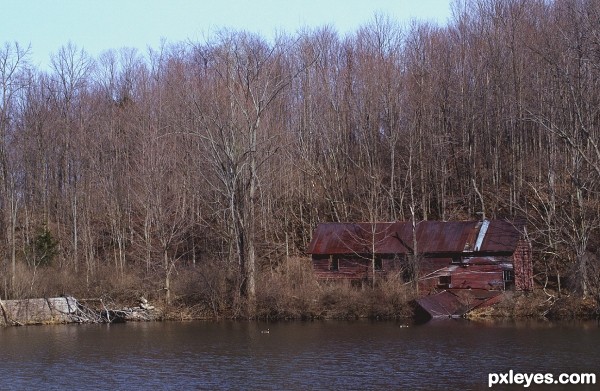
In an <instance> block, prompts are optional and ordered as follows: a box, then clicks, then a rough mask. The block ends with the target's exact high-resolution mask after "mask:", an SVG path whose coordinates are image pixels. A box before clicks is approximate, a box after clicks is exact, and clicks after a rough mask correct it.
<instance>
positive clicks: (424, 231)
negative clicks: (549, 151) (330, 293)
mask: <svg viewBox="0 0 600 391" xmlns="http://www.w3.org/2000/svg"><path fill="white" fill-rule="evenodd" d="M480 227H481V223H480V222H478V221H454V222H442V221H421V222H419V223H418V224H416V227H415V230H414V233H415V235H414V236H415V237H416V242H417V253H421V254H436V253H463V252H469V251H472V250H473V248H474V244H475V241H476V240H477V237H478V235H479V234H480V232H479V231H480ZM522 227H523V224H521V229H519V228H517V225H515V224H514V223H511V222H506V221H501V220H491V221H490V224H489V226H488V228H487V231H486V232H485V236H484V237H483V242H482V245H481V249H480V250H479V252H482V253H490V252H495V253H499V252H508V253H511V252H512V251H514V249H515V247H516V243H517V241H518V240H519V238H520V237H521V230H522ZM413 247H414V240H413V226H412V223H411V222H393V223H386V222H377V223H321V224H319V225H318V226H317V229H316V230H315V234H314V236H313V239H312V241H311V243H310V245H309V248H308V253H310V254H365V253H371V252H373V250H374V252H375V253H377V254H410V253H412V252H413Z"/></svg>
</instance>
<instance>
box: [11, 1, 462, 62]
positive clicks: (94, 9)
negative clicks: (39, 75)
mask: <svg viewBox="0 0 600 391" xmlns="http://www.w3.org/2000/svg"><path fill="white" fill-rule="evenodd" d="M451 1H452V0H293V1H283V0H279V1H278V0H246V1H243V0H217V1H201V0H196V1H193V0H160V1H158V0H95V1H92V0H0V44H4V43H5V42H15V41H16V42H18V43H19V44H21V45H24V46H26V45H29V44H31V50H32V53H31V57H30V58H31V60H32V62H33V63H34V65H36V66H38V67H41V68H45V67H47V65H48V64H49V62H50V61H49V60H50V55H51V54H52V53H56V52H57V51H58V49H59V48H60V47H61V46H63V45H66V44H67V43H68V42H69V41H71V42H73V43H74V44H75V45H76V46H77V47H78V48H84V49H85V50H86V51H87V52H88V53H89V54H91V55H92V56H94V57H96V56H97V55H98V54H100V53H101V52H103V51H105V50H107V49H119V48H122V47H135V48H138V49H140V50H141V51H142V52H145V51H146V49H147V48H148V47H152V48H158V47H159V45H160V42H161V39H163V38H164V39H165V40H166V41H167V42H171V43H172V42H181V41H185V40H188V39H191V40H193V41H202V40H204V39H205V38H206V37H207V36H209V35H210V33H211V32H215V31H217V30H219V29H221V28H232V29H235V30H246V31H251V32H256V33H259V34H261V35H262V36H264V37H265V38H270V37H272V36H273V35H274V34H275V33H276V32H277V31H285V32H287V33H290V34H293V33H295V32H297V31H298V30H299V29H301V28H303V27H309V28H314V27H319V26H323V25H326V24H327V25H331V26H333V27H334V28H335V29H336V30H337V31H338V32H339V33H340V35H344V34H347V33H349V32H352V31H355V30H356V29H357V28H358V27H359V26H361V25H363V24H365V23H368V22H369V21H371V20H372V19H373V17H374V15H375V14H376V13H382V14H386V15H389V16H390V17H392V18H394V19H395V20H398V21H399V22H400V23H408V22H409V21H411V20H413V19H416V20H422V21H431V22H434V23H437V24H440V25H443V24H445V23H446V22H447V20H448V18H449V17H450V15H451V10H450V3H451Z"/></svg>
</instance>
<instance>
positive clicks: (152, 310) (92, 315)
mask: <svg viewBox="0 0 600 391" xmlns="http://www.w3.org/2000/svg"><path fill="white" fill-rule="evenodd" d="M86 301H88V300H86V299H82V300H79V301H78V300H77V299H75V298H73V297H59V298H38V299H22V300H2V301H0V312H1V313H0V327H1V326H4V327H9V326H30V325H56V324H92V323H126V322H152V321H194V320H201V321H223V320H231V321H263V322H279V321H325V320H340V321H343V320H345V321H354V320H368V321H403V322H409V323H412V324H419V323H425V322H427V321H429V320H430V319H423V318H419V317H418V316H417V311H416V305H415V303H414V300H411V301H408V302H405V303H403V304H404V305H403V306H402V307H403V310H402V311H400V312H398V313H395V314H390V313H389V312H382V313H377V312H373V311H356V309H354V310H352V311H342V310H341V309H337V310H336V311H331V309H330V308H329V309H328V308H321V310H320V311H307V312H305V313H297V312H295V311H293V309H291V308H290V309H287V310H285V311H282V309H281V308H280V309H279V311H277V313H275V312H273V311H265V308H257V309H256V310H255V311H256V312H255V313H254V314H253V316H247V315H246V316H242V314H240V313H235V312H231V313H228V312H223V313H222V314H220V315H219V316H214V315H212V316H211V315H209V314H207V313H203V312H201V311H198V310H197V309H195V308H194V306H182V305H171V306H168V307H166V306H163V305H161V304H157V306H156V307H154V306H148V305H147V304H146V305H145V306H147V307H149V308H142V307H140V306H137V307H129V306H125V305H123V306H119V305H116V306H115V305H112V306H111V307H110V308H108V307H106V306H105V305H104V303H101V306H96V307H95V308H91V307H88V306H85V305H83V304H81V303H82V302H86ZM446 318H448V319H450V318H451V317H440V318H435V319H436V320H437V319H446ZM460 318H461V319H466V320H470V321H509V320H510V321H512V320H514V321H520V320H540V321H549V322H561V321H590V320H598V319H600V316H599V312H598V309H597V308H596V307H595V303H594V302H593V300H590V299H582V298H578V297H573V296H565V297H561V298H556V299H552V297H550V299H548V296H546V295H545V294H544V293H543V292H541V291H536V292H533V293H530V294H516V293H515V292H506V293H505V294H504V297H503V298H502V300H501V301H500V302H499V303H497V304H495V305H493V306H490V307H485V308H478V309H474V310H472V311H470V312H468V313H467V314H466V315H465V316H463V317H460Z"/></svg>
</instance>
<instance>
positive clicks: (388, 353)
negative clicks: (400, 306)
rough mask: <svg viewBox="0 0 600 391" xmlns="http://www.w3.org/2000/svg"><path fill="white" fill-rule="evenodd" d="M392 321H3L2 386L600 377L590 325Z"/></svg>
mask: <svg viewBox="0 0 600 391" xmlns="http://www.w3.org/2000/svg"><path fill="white" fill-rule="evenodd" d="M401 326H402V324H401V323H395V322H337V321H323V322H289V323H288V322H281V323H270V324H268V323H257V322H188V323H178V322H162V323H160V322H159V323H127V324H118V325H61V326H30V327H10V328H0V389H8V390H12V389H14V390H28V389H50V390H63V389H73V390H79V389H111V390H124V389H127V390H138V389H158V390H161V389H164V390H189V389H192V390H193V389H209V390H213V389H223V390H237V389H240V390H270V389H273V390H323V389H331V390H347V389H351V390H363V389H397V390H414V389H423V390H438V389H439V390H446V389H450V390H453V389H467V390H471V389H473V390H479V389H488V388H487V375H488V373H490V372H507V371H508V370H510V369H513V370H515V371H519V372H543V373H554V374H556V375H558V374H560V373H563V372H565V373H571V372H578V373H581V372H595V373H596V374H597V375H600V351H599V347H600V327H598V324H597V323H595V322H592V323H573V324H552V323H537V322H532V323H526V324H514V323H503V324H483V323H476V322H467V321H450V320H448V321H437V322H430V323H427V324H425V325H410V326H409V327H401ZM267 329H268V330H269V333H268V334H267V333H264V332H262V331H266V330H267ZM598 388H600V387H599V386H598V385H596V386H593V387H588V388H585V387H583V386H563V387H560V386H552V387H549V386H546V389H552V390H559V389H567V390H578V389H598ZM494 389H502V388H500V387H496V388H494ZM510 389H523V387H522V386H519V387H515V386H513V388H510ZM530 389H536V388H535V387H530ZM537 389H539V388H537Z"/></svg>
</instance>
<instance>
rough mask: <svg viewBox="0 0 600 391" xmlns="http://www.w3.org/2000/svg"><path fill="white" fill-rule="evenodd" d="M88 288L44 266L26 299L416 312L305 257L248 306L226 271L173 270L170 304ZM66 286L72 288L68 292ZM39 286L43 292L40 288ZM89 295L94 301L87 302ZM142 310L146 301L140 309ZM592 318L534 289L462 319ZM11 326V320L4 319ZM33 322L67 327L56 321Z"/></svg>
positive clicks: (269, 281) (116, 288) (152, 288)
mask: <svg viewBox="0 0 600 391" xmlns="http://www.w3.org/2000/svg"><path fill="white" fill-rule="evenodd" d="M99 274H100V275H102V276H104V277H105V278H101V279H98V280H97V281H95V283H94V284H91V285H89V286H90V288H88V289H77V288H76V287H78V286H85V284H82V281H80V280H79V278H81V277H85V276H77V275H72V274H64V273H61V272H60V271H59V270H55V269H51V268H48V269H46V270H44V273H43V274H40V276H39V277H38V278H39V281H38V284H36V287H37V289H32V290H31V291H30V292H29V293H30V295H28V297H30V298H35V297H53V296H60V295H62V296H67V297H75V298H77V299H78V300H79V301H80V302H83V303H85V305H86V306H89V307H90V308H94V309H95V310H97V311H99V312H102V311H103V310H108V311H115V312H119V311H121V313H123V311H126V312H127V311H128V312H132V309H139V307H140V305H141V304H140V298H142V297H143V298H147V300H148V302H147V303H148V304H147V305H149V306H152V307H153V308H150V310H149V311H142V312H139V310H136V311H133V312H135V313H136V314H137V315H136V316H132V317H130V318H127V319H126V320H128V321H129V320H192V319H213V320H217V319H259V320H268V321H276V320H316V319H379V320H392V319H403V320H410V319H413V318H414V315H415V306H416V304H415V302H414V299H415V298H416V295H415V292H414V291H413V289H412V285H411V284H407V283H405V282H404V281H403V280H402V278H401V276H399V275H398V276H394V275H391V276H389V277H388V278H385V279H382V280H380V281H379V282H378V283H377V284H376V286H375V287H372V286H370V285H367V284H364V285H363V286H357V285H356V284H351V283H349V282H345V281H333V282H323V281H318V280H317V279H316V278H315V277H314V274H313V271H312V265H311V262H310V260H309V259H308V258H293V259H290V260H289V261H288V262H284V263H283V264H282V265H281V266H280V267H278V268H276V269H275V270H272V271H269V270H267V271H261V272H260V273H258V275H259V278H258V279H257V289H256V296H255V298H254V300H253V301H252V302H251V301H250V300H249V299H248V298H247V297H243V296H240V295H239V289H236V288H237V287H236V286H234V285H233V284H232V282H233V281H235V280H234V279H232V278H230V275H229V274H228V272H227V270H225V269H213V270H206V269H204V268H199V267H189V268H185V269H181V270H178V272H177V273H176V274H175V277H174V278H173V281H172V287H171V289H172V292H171V295H170V296H171V300H170V302H167V301H166V294H165V292H164V289H161V287H160V285H154V284H152V283H151V282H149V280H148V279H146V278H144V275H139V274H136V273H133V272H131V273H124V274H123V275H121V276H118V277H117V278H112V277H111V275H110V274H109V273H106V274H104V273H99ZM69 287H73V288H72V289H69ZM40 288H42V289H40ZM90 298H94V299H93V300H89V299H90ZM144 305H146V304H144ZM597 316H598V305H597V302H596V301H595V300H591V299H582V298H581V297H579V296H576V295H573V294H571V295H567V294H563V295H561V296H559V295H558V294H556V293H551V291H550V290H548V289H547V290H544V289H541V288H538V289H536V290H535V291H534V292H531V293H527V294H525V293H520V292H506V293H505V294H504V298H503V300H502V301H501V302H500V303H498V304H497V305H495V306H494V307H488V308H483V309H479V310H475V311H472V312H471V313H469V314H468V316H467V317H468V318H469V319H484V318H486V319H498V318H537V319H544V318H545V319H551V320H564V319H591V318H595V317H597ZM4 323H5V324H11V323H10V322H4ZM32 323H66V321H65V319H63V318H59V317H57V318H56V319H55V321H52V320H46V321H33V322H32Z"/></svg>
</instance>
